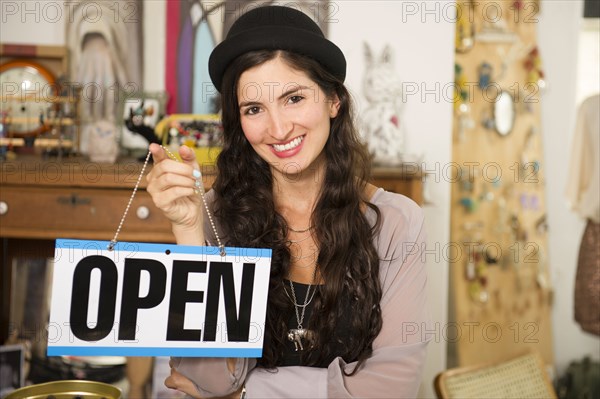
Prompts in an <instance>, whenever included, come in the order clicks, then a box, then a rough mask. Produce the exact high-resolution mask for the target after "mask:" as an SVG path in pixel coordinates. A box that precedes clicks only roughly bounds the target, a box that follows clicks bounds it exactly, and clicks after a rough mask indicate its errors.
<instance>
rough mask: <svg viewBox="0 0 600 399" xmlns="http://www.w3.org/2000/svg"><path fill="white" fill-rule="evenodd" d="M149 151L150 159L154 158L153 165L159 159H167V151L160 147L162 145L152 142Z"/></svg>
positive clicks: (158, 161)
mask: <svg viewBox="0 0 600 399" xmlns="http://www.w3.org/2000/svg"><path fill="white" fill-rule="evenodd" d="M150 152H151V153H152V159H153V160H154V165H157V164H158V163H160V162H161V161H163V160H165V159H168V158H169V157H168V156H167V153H166V152H165V150H164V149H163V148H162V146H160V145H158V144H156V143H152V144H150Z"/></svg>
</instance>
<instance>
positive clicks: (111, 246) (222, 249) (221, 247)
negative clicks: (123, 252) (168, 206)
mask: <svg viewBox="0 0 600 399" xmlns="http://www.w3.org/2000/svg"><path fill="white" fill-rule="evenodd" d="M160 147H161V148H162V149H163V150H164V151H165V153H166V154H167V155H168V156H169V158H171V159H173V160H175V161H178V162H180V161H179V160H178V159H177V158H176V157H175V156H174V155H173V153H171V151H169V149H168V148H166V147H164V146H162V145H161V146H160ZM150 155H152V153H151V152H150V151H148V155H146V159H145V160H144V165H143V166H142V170H141V171H140V175H139V176H138V178H137V181H136V183H135V186H134V187H133V192H132V193H131V196H130V197H129V202H128V203H127V206H126V207H125V212H123V216H122V217H121V221H120V222H119V226H118V227H117V231H116V232H115V236H114V237H113V239H112V240H110V243H109V244H108V250H109V251H112V250H114V248H115V245H117V238H118V236H119V233H120V232H121V229H122V228H123V223H124V222H125V218H126V217H127V213H128V212H129V208H130V207H131V203H132V202H133V199H134V198H135V194H136V193H137V190H138V187H139V185H140V182H141V181H142V177H143V176H144V171H145V170H146V167H147V166H148V161H149V160H150ZM198 172H199V173H200V176H199V177H198V178H197V179H196V184H195V187H196V188H197V190H196V189H194V192H196V193H198V194H200V197H201V198H202V203H203V204H204V209H206V214H207V215H208V221H209V222H210V227H211V228H212V230H213V232H214V233H215V238H216V239H217V244H218V246H219V251H220V254H221V256H225V255H226V253H225V246H224V245H223V244H222V243H221V239H220V238H219V233H217V228H216V226H215V222H214V221H213V217H212V214H211V212H210V209H209V208H208V204H207V203H206V199H205V198H204V194H205V191H204V185H203V184H202V172H200V171H199V170H198Z"/></svg>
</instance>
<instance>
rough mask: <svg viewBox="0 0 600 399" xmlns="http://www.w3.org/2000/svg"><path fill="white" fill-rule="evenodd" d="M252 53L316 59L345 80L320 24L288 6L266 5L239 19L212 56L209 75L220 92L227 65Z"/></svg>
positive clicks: (343, 68) (337, 54)
mask: <svg viewBox="0 0 600 399" xmlns="http://www.w3.org/2000/svg"><path fill="white" fill-rule="evenodd" d="M253 50H287V51H291V52H293V53H298V54H303V55H306V56H308V57H311V58H313V59H315V60H317V61H318V62H319V63H320V64H321V65H323V66H324V67H325V69H327V70H328V71H329V72H330V73H332V74H333V75H334V76H336V77H337V78H339V79H340V80H341V81H344V78H345V77H346V58H344V54H343V53H342V51H341V50H340V49H339V48H338V46H336V45H335V44H333V43H332V42H330V41H329V40H327V39H326V38H325V35H323V32H322V31H321V29H320V28H319V25H317V24H316V23H315V22H314V21H313V20H312V19H311V18H310V17H309V16H308V15H306V14H304V13H303V12H301V11H298V10H296V9H293V8H290V7H282V6H266V7H258V8H255V9H253V10H251V11H248V12H247V13H245V14H244V15H242V16H241V17H239V18H238V19H237V21H235V22H234V23H233V25H232V26H231V29H229V32H228V33H227V37H226V38H225V40H223V41H222V42H221V43H219V45H217V47H215V48H214V50H213V52H212V53H211V55H210V58H209V60H208V72H209V73H210V78H211V80H212V82H213V84H214V85H215V87H216V88H217V90H219V92H220V91H221V83H222V81H223V74H224V73H225V69H227V67H228V66H229V64H230V63H231V62H232V61H233V60H234V59H236V58H237V57H238V56H240V55H242V54H244V53H247V52H249V51H253Z"/></svg>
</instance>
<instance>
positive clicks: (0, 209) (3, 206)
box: [0, 201, 8, 215]
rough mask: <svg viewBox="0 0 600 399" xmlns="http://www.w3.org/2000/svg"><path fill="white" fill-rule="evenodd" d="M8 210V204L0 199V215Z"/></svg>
mask: <svg viewBox="0 0 600 399" xmlns="http://www.w3.org/2000/svg"><path fill="white" fill-rule="evenodd" d="M7 212H8V204H7V203H6V202H4V201H0V215H6V213H7Z"/></svg>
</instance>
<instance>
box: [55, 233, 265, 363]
mask: <svg viewBox="0 0 600 399" xmlns="http://www.w3.org/2000/svg"><path fill="white" fill-rule="evenodd" d="M108 244H109V242H108V241H82V240H67V239H58V240H56V247H55V254H54V274H53V282H52V303H51V308H50V323H49V325H48V356H61V355H75V356H193V357H261V356H262V345H263V338H264V326H265V315H266V309H267V295H268V290H269V276H270V268H271V250H270V249H257V248H229V247H227V248H225V251H226V256H224V257H221V255H220V252H219V248H216V247H201V246H180V245H175V244H145V243H133V242H119V243H117V244H116V246H115V248H114V250H113V251H109V250H108V249H107V248H108Z"/></svg>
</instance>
